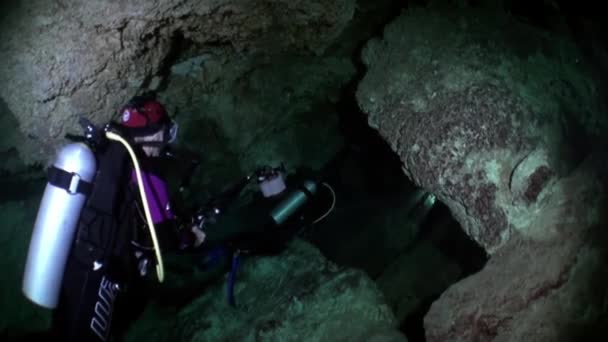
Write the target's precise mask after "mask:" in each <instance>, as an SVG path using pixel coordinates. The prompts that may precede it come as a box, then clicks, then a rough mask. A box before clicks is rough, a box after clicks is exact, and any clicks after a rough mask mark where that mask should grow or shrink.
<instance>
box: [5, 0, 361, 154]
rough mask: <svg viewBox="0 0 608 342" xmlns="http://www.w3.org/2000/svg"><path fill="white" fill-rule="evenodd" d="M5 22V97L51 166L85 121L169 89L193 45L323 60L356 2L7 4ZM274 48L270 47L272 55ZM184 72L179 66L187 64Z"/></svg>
mask: <svg viewBox="0 0 608 342" xmlns="http://www.w3.org/2000/svg"><path fill="white" fill-rule="evenodd" d="M2 6H3V8H2V12H3V14H4V15H3V18H2V21H1V24H0V60H2V61H3V63H2V65H1V66H0V97H2V98H3V99H4V101H5V102H6V103H7V105H8V108H9V109H10V110H11V111H12V112H13V113H14V115H15V116H16V117H17V120H18V121H19V129H20V130H21V131H22V132H23V134H24V136H25V138H26V139H25V140H23V141H19V142H18V143H17V144H16V146H17V147H18V149H19V153H20V155H21V157H22V158H23V159H24V160H25V161H26V162H27V163H32V162H45V161H48V158H49V155H52V152H53V151H54V148H55V147H56V146H57V145H58V144H59V143H61V142H63V140H62V139H63V134H65V133H66V132H78V131H80V129H79V127H78V126H77V118H78V116H79V115H83V114H84V115H86V116H87V117H89V118H91V119H93V121H94V122H106V121H107V120H108V119H110V118H111V117H112V116H113V115H115V114H116V111H117V109H118V108H119V107H120V106H121V105H122V104H123V103H124V102H125V101H126V100H127V99H128V98H129V97H131V96H132V95H134V94H135V93H136V92H137V91H139V90H141V89H148V88H151V89H156V88H162V87H163V86H164V85H165V84H166V82H167V77H168V71H169V70H170V68H171V67H172V65H173V64H174V63H175V62H176V61H177V59H178V58H179V57H180V54H181V53H182V50H183V49H185V46H184V45H187V46H190V47H192V48H193V49H192V51H193V53H196V51H200V50H204V47H208V46H224V47H228V48H230V49H232V51H233V53H237V54H243V55H250V54H257V55H268V54H270V53H278V52H282V51H284V50H287V49H290V50H292V51H301V52H303V53H309V54H310V53H312V54H320V53H322V52H323V51H324V49H325V48H326V47H327V46H328V45H329V44H331V42H332V41H333V40H334V39H335V38H336V37H337V36H338V35H339V34H340V33H341V32H342V30H343V29H344V27H345V25H346V24H347V23H348V22H349V20H350V19H351V18H352V16H353V11H354V2H353V1H352V0H343V1H334V2H331V3H325V2H320V1H313V2H310V1H286V2H281V1H254V2H247V3H243V2H238V1H193V0H156V1H110V2H90V1H84V0H82V1H44V0H37V1H27V2H18V1H8V2H4V3H3V4H2ZM270 48H271V50H272V51H268V50H270ZM178 69H179V68H178Z"/></svg>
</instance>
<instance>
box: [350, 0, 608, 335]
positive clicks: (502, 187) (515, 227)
mask: <svg viewBox="0 0 608 342" xmlns="http://www.w3.org/2000/svg"><path fill="white" fill-rule="evenodd" d="M362 57H363V60H364V62H365V63H366V65H367V67H368V72H367V74H366V76H365V78H364V79H363V81H362V82H361V84H360V86H359V88H358V94H357V96H358V101H359V104H360V106H361V108H362V109H363V110H364V111H365V112H366V113H367V114H368V119H369V123H370V125H371V126H372V127H375V128H377V129H378V131H379V132H380V134H381V135H382V136H383V137H384V138H385V139H386V141H387V142H388V143H389V144H391V146H392V148H393V150H394V151H395V152H396V153H397V154H398V155H399V156H400V158H401V160H402V162H403V170H404V172H405V173H406V174H407V175H408V176H409V177H410V178H411V179H412V180H413V181H414V182H415V183H416V184H417V185H420V186H422V187H423V188H425V189H426V190H429V191H431V192H433V193H434V194H436V195H437V197H438V198H439V199H440V200H441V201H443V202H444V203H445V204H446V205H447V206H448V207H449V208H450V210H451V211H452V213H453V216H454V217H455V218H456V219H457V220H458V221H459V222H460V224H461V226H462V227H463V229H464V230H465V231H466V232H467V234H468V235H469V236H470V237H471V238H472V239H474V240H475V241H476V242H477V243H479V244H480V245H481V246H483V247H484V248H485V250H486V251H487V252H488V254H489V255H490V256H491V258H490V261H489V262H488V264H487V265H486V267H485V268H484V269H483V270H482V271H481V272H479V273H478V274H476V275H474V276H471V277H468V278H466V279H465V280H463V281H461V282H459V283H457V284H455V285H453V286H452V287H451V288H450V289H448V290H447V291H446V292H445V293H444V294H443V295H442V296H441V298H440V299H439V300H438V301H436V302H435V303H434V304H433V306H432V307H431V310H430V311H429V313H428V314H427V316H426V318H425V330H426V337H427V340H428V341H446V340H449V341H470V340H481V341H486V340H496V341H502V340H516V339H522V340H530V341H546V340H572V338H573V337H581V336H585V335H584V334H583V333H591V332H592V331H596V330H591V328H597V327H599V325H598V324H599V322H601V321H602V317H604V318H603V319H604V320H605V317H606V316H605V315H606V306H605V303H606V302H605V300H606V299H605V298H606V291H605V286H604V285H599V287H597V286H598V285H592V282H594V283H596V284H605V283H606V278H607V277H606V274H605V272H603V271H601V270H600V269H599V268H598V264H599V263H600V262H601V261H602V260H605V259H604V257H605V255H606V253H605V249H604V248H605V246H604V244H603V242H601V241H604V238H603V236H604V235H603V234H602V233H601V228H600V227H601V223H602V222H603V221H602V218H601V216H600V213H601V212H602V209H603V208H604V207H605V206H604V203H605V202H603V199H604V198H602V197H603V196H602V195H603V192H604V191H603V190H602V189H605V185H604V184H602V183H600V182H598V179H602V177H603V176H602V175H603V174H602V173H598V171H597V170H598V169H597V167H596V166H597V165H596V164H593V163H591V164H588V163H586V164H582V163H583V161H590V160H593V159H589V158H591V157H589V156H590V155H593V153H594V152H598V151H602V149H603V146H605V145H604V142H603V139H602V132H603V131H604V130H605V129H606V128H607V122H608V121H607V116H606V110H605V109H606V108H604V102H603V100H602V99H601V97H600V93H599V89H602V88H601V84H600V83H598V81H597V80H595V79H594V78H593V75H592V70H593V68H592V67H591V66H588V65H587V64H586V62H585V61H586V60H585V58H584V57H583V56H582V55H581V54H580V53H579V51H578V50H577V48H576V46H575V45H574V44H572V43H571V42H569V41H568V40H566V39H564V38H563V37H561V36H557V35H552V34H549V33H547V32H546V31H540V30H538V29H537V28H532V27H530V26H527V25H524V24H522V23H520V22H518V21H516V20H515V19H514V18H512V17H509V16H503V15H501V14H498V13H497V12H484V11H482V10H471V9H461V10H453V9H452V10H449V11H444V10H442V9H441V8H435V9H433V10H425V9H419V10H409V11H408V12H407V13H406V14H403V15H401V16H400V17H399V18H397V19H396V20H395V21H394V22H393V23H391V24H390V25H389V26H388V27H387V28H386V29H385V31H384V35H383V37H382V39H376V40H372V41H370V42H369V44H368V45H367V47H366V48H365V49H364V51H363V54H362ZM601 159H602V158H601V157H600V158H599V160H601ZM581 165H582V166H581ZM602 286H604V287H603V290H600V288H602ZM575 298H577V299H575ZM583 308H585V309H583ZM569 329H570V330H569Z"/></svg>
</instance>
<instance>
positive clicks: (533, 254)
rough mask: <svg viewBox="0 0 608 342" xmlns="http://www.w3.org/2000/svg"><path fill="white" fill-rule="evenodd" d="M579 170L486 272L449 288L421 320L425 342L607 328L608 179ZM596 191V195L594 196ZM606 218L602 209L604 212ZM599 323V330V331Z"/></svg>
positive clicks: (578, 334) (542, 336) (560, 335)
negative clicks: (529, 231) (531, 233)
mask: <svg viewBox="0 0 608 342" xmlns="http://www.w3.org/2000/svg"><path fill="white" fill-rule="evenodd" d="M594 179H596V175H595V174H593V173H591V172H588V169H587V170H584V169H583V170H580V172H577V173H576V174H575V175H573V176H572V177H569V178H565V179H562V180H560V181H559V182H558V183H557V184H555V185H554V186H553V187H552V188H551V192H552V194H551V196H550V199H548V200H547V202H546V204H545V205H544V207H543V210H542V211H540V212H539V213H538V215H537V218H536V220H535V221H534V223H532V227H533V228H534V229H535V230H537V231H538V232H543V237H542V239H541V238H539V239H536V240H530V239H524V238H522V237H520V236H517V237H513V238H512V239H511V240H510V241H509V242H508V243H507V244H506V245H505V246H504V247H503V248H501V250H500V251H499V252H498V253H496V254H495V255H494V256H493V258H492V259H490V261H489V262H488V263H487V265H486V267H485V268H484V270H483V271H482V272H480V273H478V274H476V275H473V276H471V277H469V278H467V279H465V280H463V281H461V282H459V283H457V284H456V285H453V286H452V287H451V288H450V289H449V290H448V291H446V292H445V293H444V294H443V295H442V296H441V298H440V299H439V300H438V301H437V302H435V303H434V304H433V306H432V307H431V310H430V311H429V313H428V314H427V316H426V317H425V328H426V331H427V340H429V341H471V340H479V341H488V340H493V341H515V340H525V341H576V340H586V339H587V340H588V339H590V338H591V337H594V339H595V338H599V336H602V335H604V334H605V333H606V329H605V326H606V323H608V319H607V316H606V314H607V305H608V294H607V292H606V288H607V286H608V272H607V271H606V269H605V267H604V265H605V263H606V261H607V256H608V254H607V250H606V248H607V247H608V235H606V232H605V227H606V220H605V217H604V219H603V220H601V218H600V213H601V211H600V209H602V208H604V210H605V208H606V206H605V204H606V202H605V200H606V198H605V196H603V194H598V190H599V189H603V190H601V192H602V193H603V192H605V189H606V184H605V183H604V184H602V183H600V182H597V181H594ZM598 195H600V196H598ZM602 214H603V215H605V213H602ZM602 327H603V328H602Z"/></svg>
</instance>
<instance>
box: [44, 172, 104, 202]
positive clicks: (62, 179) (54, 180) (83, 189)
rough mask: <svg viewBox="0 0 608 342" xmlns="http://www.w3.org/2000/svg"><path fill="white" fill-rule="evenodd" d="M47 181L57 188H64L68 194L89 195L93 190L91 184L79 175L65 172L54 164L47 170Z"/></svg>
mask: <svg viewBox="0 0 608 342" xmlns="http://www.w3.org/2000/svg"><path fill="white" fill-rule="evenodd" d="M47 178H48V182H49V183H50V184H52V185H54V186H56V187H58V188H61V189H64V190H66V191H67V192H68V193H70V194H76V193H79V194H83V195H87V196H88V195H90V194H91V191H92V190H93V184H92V183H89V182H87V181H84V180H82V178H80V175H78V174H77V173H75V172H67V171H66V170H62V169H60V168H58V167H56V166H55V165H53V166H51V167H49V168H48V170H47Z"/></svg>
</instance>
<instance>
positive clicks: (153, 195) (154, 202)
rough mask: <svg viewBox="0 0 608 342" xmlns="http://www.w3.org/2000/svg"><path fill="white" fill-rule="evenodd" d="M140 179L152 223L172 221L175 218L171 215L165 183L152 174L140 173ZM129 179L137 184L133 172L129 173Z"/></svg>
mask: <svg viewBox="0 0 608 342" xmlns="http://www.w3.org/2000/svg"><path fill="white" fill-rule="evenodd" d="M142 178H143V181H144V190H145V193H146V198H147V199H148V204H149V206H150V215H151V216H152V222H154V224H157V223H162V222H164V221H167V220H172V219H174V218H175V216H174V215H173V211H172V210H171V206H170V202H169V190H168V188H167V183H166V182H165V181H164V180H162V179H161V178H160V177H158V176H156V175H154V174H152V173H146V172H142ZM131 179H132V181H133V182H134V183H135V184H137V175H136V174H135V170H133V172H132V173H131Z"/></svg>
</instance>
